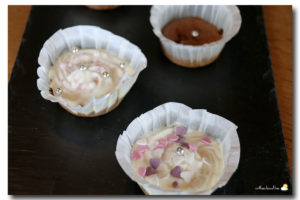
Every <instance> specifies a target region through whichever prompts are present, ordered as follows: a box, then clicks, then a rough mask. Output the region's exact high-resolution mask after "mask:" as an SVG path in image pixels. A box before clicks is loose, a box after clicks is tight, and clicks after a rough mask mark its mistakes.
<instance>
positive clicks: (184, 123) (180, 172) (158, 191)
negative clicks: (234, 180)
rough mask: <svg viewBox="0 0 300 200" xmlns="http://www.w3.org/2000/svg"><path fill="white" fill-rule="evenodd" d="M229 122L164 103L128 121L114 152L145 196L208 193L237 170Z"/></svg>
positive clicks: (234, 135) (236, 147) (235, 137)
mask: <svg viewBox="0 0 300 200" xmlns="http://www.w3.org/2000/svg"><path fill="white" fill-rule="evenodd" d="M236 129H237V126H236V125H234V124H233V123H232V122H230V121H228V120H226V119H224V118H222V117H220V116H218V115H214V114H211V113H208V112H207V111H206V110H199V109H197V110H193V109H191V108H189V107H187V106H185V105H183V104H180V103H166V104H163V105H161V106H158V107H156V108H154V109H153V110H151V111H149V112H147V113H145V114H142V115H141V116H140V117H138V118H136V119H135V120H133V121H132V122H131V123H130V124H129V126H128V128H127V129H126V131H124V132H123V134H122V135H121V136H120V137H119V139H118V142H117V148H116V156H117V160H118V162H119V164H120V165H121V167H122V169H123V170H124V171H125V173H126V174H127V175H128V176H129V177H130V178H131V179H132V180H133V181H135V182H137V183H138V185H139V186H140V187H141V188H142V190H143V191H144V193H145V194H154V195H170V194H172V195H178V194H184V195H194V194H206V195H207V194H211V193H212V192H213V191H214V190H216V189H217V188H219V187H222V186H224V185H225V184H226V183H227V182H228V181H229V179H230V177H231V176H232V174H233V173H234V171H235V170H236V169H237V166H238V163H239V157H240V144H239V139H238V135H237V132H236Z"/></svg>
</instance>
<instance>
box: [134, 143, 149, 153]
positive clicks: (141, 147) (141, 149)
mask: <svg viewBox="0 0 300 200" xmlns="http://www.w3.org/2000/svg"><path fill="white" fill-rule="evenodd" d="M148 150H150V148H149V146H148V145H138V147H137V149H136V151H138V152H140V153H144V152H146V151H148Z"/></svg>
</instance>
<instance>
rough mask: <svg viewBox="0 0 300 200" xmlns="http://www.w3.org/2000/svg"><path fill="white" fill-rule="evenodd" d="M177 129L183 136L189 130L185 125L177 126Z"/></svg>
mask: <svg viewBox="0 0 300 200" xmlns="http://www.w3.org/2000/svg"><path fill="white" fill-rule="evenodd" d="M175 130H176V133H177V134H178V135H181V136H183V135H185V134H186V132H187V128H186V127H184V126H177V127H176V129H175Z"/></svg>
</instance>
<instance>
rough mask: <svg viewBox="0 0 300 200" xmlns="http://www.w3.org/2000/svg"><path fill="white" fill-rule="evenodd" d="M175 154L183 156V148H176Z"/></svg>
mask: <svg viewBox="0 0 300 200" xmlns="http://www.w3.org/2000/svg"><path fill="white" fill-rule="evenodd" d="M176 153H177V154H178V155H180V156H181V155H183V154H184V148H182V147H178V148H177V149H176Z"/></svg>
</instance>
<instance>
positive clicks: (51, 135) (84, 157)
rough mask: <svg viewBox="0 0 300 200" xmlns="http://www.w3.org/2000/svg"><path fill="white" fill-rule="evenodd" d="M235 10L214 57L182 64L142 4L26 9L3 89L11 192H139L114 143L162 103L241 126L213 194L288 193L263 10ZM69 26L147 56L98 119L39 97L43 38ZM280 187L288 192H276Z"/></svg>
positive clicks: (286, 173)
mask: <svg viewBox="0 0 300 200" xmlns="http://www.w3.org/2000/svg"><path fill="white" fill-rule="evenodd" d="M239 8H240V11H241V15H242V20H243V22H242V26H241V29H240V31H239V33H238V34H237V35H236V36H235V37H234V38H233V39H232V40H231V41H230V42H228V43H227V44H226V46H225V48H224V50H223V52H222V53H221V55H220V57H219V58H218V59H217V60H216V61H215V62H214V63H212V64H210V65H209V66H207V67H202V68H198V69H187V68H183V67H179V66H177V65H175V64H173V63H171V62H170V61H169V60H168V59H167V58H166V57H165V56H164V55H163V53H162V50H161V47H160V43H159V40H158V38H156V36H155V35H154V34H153V32H152V27H151V25H150V22H149V17H150V6H122V7H119V8H117V9H115V10H110V11H95V10H90V9H89V8H87V7H85V6H33V7H32V10H31V14H30V17H29V19H28V24H27V27H26V30H25V33H24V36H23V40H22V43H21V46H20V50H19V53H18V56H17V59H16V63H15V66H14V69H13V72H12V75H11V79H10V82H9V85H8V100H9V105H8V109H9V114H8V119H9V121H8V125H9V126H8V133H9V136H8V144H9V147H8V150H9V152H8V155H9V159H8V161H9V162H8V172H9V173H8V186H9V187H8V192H9V194H82V195H85V194H93V195H103V194H105V195H106V194H115V195H119V194H130V195H133V194H139V195H141V194H143V192H142V191H141V189H140V188H139V186H138V185H137V184H136V183H135V182H133V181H132V180H131V179H130V178H129V177H128V176H127V175H126V174H125V173H124V172H123V170H122V169H121V167H120V166H119V164H118V162H117V160H116V157H115V148H116V142H117V139H118V136H119V135H120V134H121V133H122V131H123V130H125V129H126V128H127V126H128V124H129V123H130V122H131V121H132V120H133V119H134V118H136V117H138V116H139V115H141V114H142V113H144V112H146V111H148V110H150V109H153V108H154V107H156V106H158V105H160V104H163V103H165V102H170V101H173V102H180V103H184V104H186V105H188V106H190V107H192V108H203V109H207V110H208V111H209V112H212V113H215V114H218V115H221V116H223V117H225V118H227V119H229V120H230V121H232V122H234V123H235V124H237V125H238V127H239V128H238V134H239V138H240V143H241V159H240V163H239V167H238V169H237V171H236V172H235V173H234V174H233V176H232V178H231V179H230V181H229V182H228V183H227V184H226V185H225V186H224V187H222V188H220V189H218V190H216V191H215V192H214V193H213V194H221V195H224V194H228V195H235V194H240V195H248V194H258V195H260V194H291V193H292V185H291V182H290V175H289V167H288V161H287V156H286V148H285V144H284V140H283V134H282V127H281V121H280V115H279V111H278V104H277V98H276V91H275V87H274V80H273V74H272V66H271V62H270V55H269V51H268V44H267V39H266V33H265V27H264V19H263V13H262V9H261V7H259V6H241V7H239ZM74 25H96V26H100V27H102V28H104V29H107V30H109V31H112V32H113V33H115V34H117V35H120V36H122V37H125V38H127V39H128V40H130V41H131V42H133V43H134V44H136V45H137V46H139V47H140V48H141V49H142V51H143V52H144V54H145V55H146V57H147V59H148V66H147V68H146V69H145V70H144V71H142V72H141V74H140V76H139V77H138V79H137V81H136V83H135V85H134V86H133V88H132V89H131V90H130V92H129V93H128V94H127V96H126V97H125V99H124V100H123V102H122V103H121V104H120V105H119V106H118V107H117V108H116V109H114V110H113V111H112V112H110V113H108V114H106V115H104V116H100V117H95V118H80V117H76V116H73V115H71V114H69V113H68V112H67V111H65V110H64V109H63V108H61V107H60V106H59V105H58V104H56V103H51V102H50V101H46V100H44V99H43V98H42V97H41V95H40V93H39V91H38V89H37V86H36V81H37V73H36V70H37V67H38V63H37V58H38V55H39V51H40V49H41V48H42V45H43V43H44V42H45V41H46V40H47V39H48V38H49V37H50V36H51V35H52V34H53V33H54V32H55V31H57V30H58V29H60V28H66V27H70V26H74ZM284 183H286V184H288V185H289V190H288V191H281V190H280V187H281V186H282V185H283V184H284Z"/></svg>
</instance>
